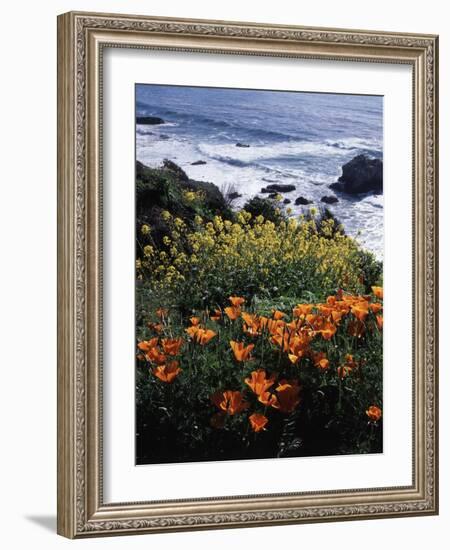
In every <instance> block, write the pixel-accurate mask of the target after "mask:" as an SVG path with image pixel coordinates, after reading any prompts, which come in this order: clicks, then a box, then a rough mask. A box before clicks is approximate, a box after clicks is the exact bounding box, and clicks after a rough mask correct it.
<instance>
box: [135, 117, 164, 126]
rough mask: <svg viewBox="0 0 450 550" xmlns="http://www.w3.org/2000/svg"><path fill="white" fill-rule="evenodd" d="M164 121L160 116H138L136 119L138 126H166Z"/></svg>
mask: <svg viewBox="0 0 450 550" xmlns="http://www.w3.org/2000/svg"><path fill="white" fill-rule="evenodd" d="M164 122H165V121H164V120H163V119H162V118H160V117H159V116H138V117H136V124H146V125H150V124H164Z"/></svg>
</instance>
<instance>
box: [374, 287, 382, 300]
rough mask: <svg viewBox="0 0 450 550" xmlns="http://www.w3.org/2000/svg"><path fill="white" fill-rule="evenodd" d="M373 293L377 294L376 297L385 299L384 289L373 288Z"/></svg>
mask: <svg viewBox="0 0 450 550" xmlns="http://www.w3.org/2000/svg"><path fill="white" fill-rule="evenodd" d="M372 292H373V293H374V294H375V296H376V297H377V298H378V299H379V300H382V299H383V287H382V286H373V287H372Z"/></svg>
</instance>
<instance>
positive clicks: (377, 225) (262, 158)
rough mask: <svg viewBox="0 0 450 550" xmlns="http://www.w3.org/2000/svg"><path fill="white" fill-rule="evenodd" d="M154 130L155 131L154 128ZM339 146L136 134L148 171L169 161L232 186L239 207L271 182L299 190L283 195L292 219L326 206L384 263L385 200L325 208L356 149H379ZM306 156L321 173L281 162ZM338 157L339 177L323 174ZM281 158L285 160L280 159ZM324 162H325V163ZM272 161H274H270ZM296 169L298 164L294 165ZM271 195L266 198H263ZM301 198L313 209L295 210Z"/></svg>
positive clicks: (342, 201)
mask: <svg viewBox="0 0 450 550" xmlns="http://www.w3.org/2000/svg"><path fill="white" fill-rule="evenodd" d="M153 128H154V127H153ZM342 141H343V142H345V146H346V148H344V146H343V145H342V146H341V147H337V146H335V145H333V144H332V143H331V142H330V143H325V144H323V143H322V144H321V143H316V142H312V143H311V142H306V141H293V142H289V141H288V142H283V143H275V144H270V145H260V146H250V147H236V145H235V144H230V143H228V144H223V145H220V144H217V143H193V142H192V140H189V139H186V138H181V137H179V136H177V137H173V136H165V134H164V129H163V128H162V127H160V126H158V129H157V130H156V131H154V132H153V131H152V133H151V134H137V136H136V148H137V159H138V160H139V161H141V162H143V163H144V164H146V165H148V166H153V167H155V166H159V165H160V164H161V163H162V161H163V160H164V159H165V158H169V159H170V160H173V161H174V162H176V163H177V164H178V165H179V166H180V167H181V168H182V169H183V170H184V171H185V172H186V173H187V175H188V176H189V177H190V178H192V179H196V180H200V181H211V182H213V183H215V184H216V185H217V186H218V187H219V188H220V187H222V186H225V185H227V184H233V185H234V186H235V187H236V189H237V191H238V192H239V193H240V194H241V195H242V196H241V197H240V198H239V199H237V200H236V201H235V202H234V206H235V207H236V208H240V207H242V206H244V204H245V202H246V201H247V200H248V199H249V198H251V197H253V196H255V195H256V194H260V192H261V188H262V187H265V186H267V185H269V184H270V183H271V182H274V183H275V182H277V183H289V184H293V185H295V186H296V191H293V192H290V193H285V194H284V195H283V197H284V198H287V199H289V200H290V201H291V203H290V204H289V205H287V206H288V207H289V208H291V210H292V215H300V214H302V213H304V212H305V211H306V209H308V208H310V206H315V207H319V208H321V207H327V208H328V209H329V210H330V211H331V212H332V213H333V214H334V215H336V217H337V218H338V219H339V220H340V221H341V222H342V223H343V225H344V228H345V231H346V232H347V233H348V234H349V235H352V236H354V237H356V238H357V239H358V240H359V242H361V244H362V245H363V246H364V247H366V248H368V249H369V250H371V251H373V252H374V253H375V254H376V256H377V257H378V258H380V259H382V258H383V196H382V195H371V194H368V195H366V196H362V197H357V198H354V197H349V196H345V195H338V198H339V202H338V203H335V204H332V205H327V204H324V203H322V202H321V200H320V199H321V198H322V197H323V196H324V195H328V196H329V195H335V193H334V192H333V191H332V190H331V189H329V187H328V186H329V184H330V183H332V182H333V181H336V179H337V177H338V176H339V175H340V173H341V166H342V164H343V163H344V162H346V161H347V160H348V159H349V158H351V157H352V156H353V153H352V151H351V150H350V151H349V149H351V148H352V147H353V146H358V147H363V145H364V146H367V147H368V146H369V145H370V146H375V144H374V143H370V142H369V141H364V140H342ZM302 154H304V155H306V156H307V157H308V158H309V160H311V157H316V158H317V166H318V168H317V169H315V170H314V171H313V173H311V170H310V169H309V171H308V170H306V169H302V168H301V167H300V166H298V165H295V167H294V168H292V167H291V165H290V164H289V162H287V164H286V168H283V164H282V162H283V160H286V159H287V160H289V158H290V157H292V158H293V159H298V158H299V157H300V156H301V155H302ZM330 157H332V158H334V159H335V161H334V162H333V166H335V172H334V173H331V172H330V171H321V170H320V166H321V165H322V163H323V162H325V161H328V162H329V159H330ZM280 158H281V159H282V160H280ZM321 159H323V161H321ZM197 160H204V161H206V164H202V165H197V166H192V164H191V163H192V162H194V161H197ZM272 160H273V162H272ZM294 164H295V163H294ZM260 196H267V195H260ZM299 196H303V197H305V198H307V199H308V200H311V201H312V204H311V205H310V206H307V207H304V206H296V205H295V199H296V198H297V197H299Z"/></svg>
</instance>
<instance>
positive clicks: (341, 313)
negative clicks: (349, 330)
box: [331, 309, 345, 325]
mask: <svg viewBox="0 0 450 550" xmlns="http://www.w3.org/2000/svg"><path fill="white" fill-rule="evenodd" d="M344 314H345V312H344V311H337V310H335V309H333V311H332V312H331V319H332V320H333V323H336V325H338V324H339V322H340V321H341V319H342V317H343V316H344Z"/></svg>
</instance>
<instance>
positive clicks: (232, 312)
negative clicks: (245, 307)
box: [224, 306, 241, 321]
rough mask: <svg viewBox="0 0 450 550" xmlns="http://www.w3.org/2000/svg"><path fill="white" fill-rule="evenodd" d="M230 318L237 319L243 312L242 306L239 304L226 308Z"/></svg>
mask: <svg viewBox="0 0 450 550" xmlns="http://www.w3.org/2000/svg"><path fill="white" fill-rule="evenodd" d="M224 311H225V313H226V315H227V317H228V319H230V320H231V321H236V319H237V318H238V317H239V315H240V314H241V308H240V307H239V306H229V307H226V308H225V309H224Z"/></svg>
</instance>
